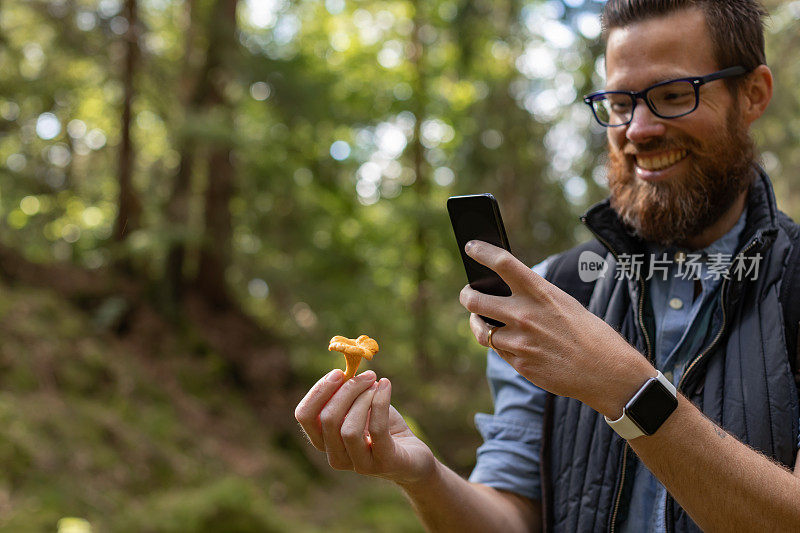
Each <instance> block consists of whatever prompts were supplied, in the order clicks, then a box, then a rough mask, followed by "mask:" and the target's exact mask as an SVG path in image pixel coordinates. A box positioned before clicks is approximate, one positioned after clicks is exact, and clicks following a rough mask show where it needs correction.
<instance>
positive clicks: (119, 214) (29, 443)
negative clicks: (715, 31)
mask: <svg viewBox="0 0 800 533" xmlns="http://www.w3.org/2000/svg"><path fill="white" fill-rule="evenodd" d="M602 4H603V2H602V1H595V0H591V1H590V0H563V1H534V2H525V1H515V0H496V1H490V0H472V1H469V0H458V1H451V0H429V1H427V2H422V1H411V0H395V1H349V2H346V1H345V0H325V1H318V0H305V1H303V0H300V1H294V2H289V1H281V0H274V1H273V0H264V1H258V0H239V1H238V2H237V1H236V0H183V1H179V0H175V1H167V0H100V1H94V0H54V1H45V0H11V1H6V2H3V4H2V7H1V8H0V88H1V89H0V294H2V296H0V339H3V341H2V342H0V364H2V367H3V371H2V373H0V375H2V376H3V378H2V387H0V391H2V392H0V428H2V429H0V433H2V435H0V443H2V444H0V465H2V470H0V471H2V472H4V474H2V475H0V529H2V530H8V531H39V530H42V531H53V530H55V529H56V528H57V524H58V520H59V519H61V518H64V517H73V518H79V519H80V520H77V521H76V520H72V521H70V520H67V521H63V522H62V523H61V525H62V527H61V529H62V530H63V531H68V528H69V527H74V528H78V529H74V531H87V530H90V529H91V528H94V530H95V531H182V532H185V531H198V532H199V531H290V530H291V531H316V530H322V529H325V530H334V531H378V530H379V531H418V530H419V526H418V525H416V521H415V519H414V518H413V515H412V514H411V512H410V510H409V508H408V507H407V505H406V504H405V502H404V501H403V498H402V496H401V495H400V494H399V492H397V491H396V490H395V489H394V488H393V487H391V486H389V485H387V484H384V483H382V482H380V481H377V480H370V479H360V478H359V477H358V476H355V475H353V474H347V473H337V472H332V471H331V470H330V469H329V468H327V465H326V462H325V459H324V457H320V456H319V455H318V454H316V453H315V452H314V451H313V450H312V449H311V448H310V446H308V445H307V444H306V443H305V442H304V441H303V439H302V437H301V436H300V434H299V431H298V429H297V426H296V423H295V422H294V420H293V417H292V413H291V411H292V409H293V406H294V405H295V404H296V403H297V401H298V400H299V399H300V398H301V397H302V395H303V393H304V391H305V390H307V389H308V387H310V386H311V385H312V384H313V383H314V382H315V381H316V380H317V379H318V378H319V376H321V375H322V374H323V373H325V372H327V371H328V370H329V369H330V368H332V367H333V366H335V365H337V364H340V361H339V358H337V357H336V356H335V355H333V354H330V353H328V352H327V351H326V347H327V341H328V339H329V338H330V337H331V336H333V335H335V334H342V335H346V336H349V337H355V336H357V335H359V334H362V333H364V334H369V335H370V336H372V337H375V338H376V339H378V341H379V342H380V344H381V352H380V353H379V354H378V355H377V356H376V358H375V360H374V361H373V362H371V363H370V368H373V369H374V370H376V372H377V373H378V374H379V375H380V376H386V377H389V378H390V379H391V380H392V382H393V384H394V397H393V402H394V404H395V405H396V406H397V408H398V409H399V410H400V411H401V412H402V413H403V414H404V415H406V416H407V418H408V420H409V422H410V423H411V424H412V426H413V427H414V428H415V429H416V430H417V431H418V432H419V434H420V435H422V436H423V437H424V438H425V440H426V442H428V443H430V445H431V447H432V448H433V449H434V450H435V452H436V453H437V455H438V456H439V457H440V458H441V459H442V460H444V461H445V462H446V463H447V464H449V465H450V466H452V467H453V468H454V469H456V470H457V471H458V472H459V473H462V474H466V473H468V472H469V470H470V468H471V467H472V464H473V463H474V458H475V455H474V452H475V448H476V446H477V445H478V444H479V442H480V437H479V435H478V434H477V431H476V430H475V428H474V425H473V423H472V417H473V416H474V414H475V412H478V411H489V410H491V404H490V397H489V393H488V389H487V387H486V385H485V379H484V376H483V370H484V364H485V357H484V351H483V349H482V348H481V347H480V346H478V345H477V344H476V343H475V341H474V339H473V338H472V336H471V334H470V332H469V327H468V323H467V315H466V312H465V311H464V310H463V308H461V306H460V305H459V304H458V300H457V296H458V292H459V290H460V289H461V287H462V286H463V285H464V284H465V282H466V280H465V277H464V273H463V270H462V266H461V264H460V262H459V257H458V254H457V250H456V247H455V241H454V239H453V238H452V235H451V231H450V228H449V223H448V220H447V216H446V213H445V209H444V205H445V200H446V198H447V197H448V196H451V195H455V194H467V193H477V192H492V193H493V194H494V195H495V196H496V197H497V198H498V200H499V202H500V206H501V211H502V214H503V218H504V220H505V223H506V227H507V230H508V233H509V237H510V240H511V245H512V249H513V250H514V252H515V254H516V255H517V256H518V257H520V258H521V259H523V260H524V261H525V262H526V263H528V264H531V265H532V264H534V263H536V262H538V261H540V260H541V259H543V258H544V257H546V256H547V255H549V254H552V253H555V252H557V251H560V250H563V249H566V248H568V247H569V246H571V245H573V244H575V243H576V242H579V241H580V240H582V239H585V238H587V233H586V231H585V230H584V229H583V228H582V227H581V226H580V224H579V223H578V217H579V215H580V214H581V213H582V212H583V211H584V210H585V209H586V208H587V207H588V206H589V205H591V204H592V203H593V202H595V201H597V200H599V199H601V198H603V197H604V195H605V194H606V190H605V160H604V155H603V152H604V143H605V137H604V132H603V131H601V129H600V128H599V127H597V126H596V125H594V124H593V122H592V119H591V115H590V111H589V109H588V108H587V107H586V106H585V105H583V103H582V101H581V97H582V95H584V94H586V93H588V92H591V91H592V90H594V89H597V88H600V87H602V86H603V74H604V66H603V58H602V45H601V43H600V42H599V35H600V23H599V19H598V13H599V11H600V9H601V8H602ZM767 6H768V8H769V10H770V13H771V19H770V21H769V26H768V30H767V37H768V58H769V60H770V61H769V63H770V66H771V67H772V69H773V72H774V74H775V79H776V90H775V98H774V100H773V103H772V105H771V107H770V109H769V113H768V115H767V116H765V117H764V118H763V119H762V120H760V121H759V123H758V126H757V129H756V131H755V132H754V135H755V137H756V140H757V142H758V145H759V148H760V149H761V159H762V163H763V165H764V167H765V168H766V169H767V171H768V172H769V173H770V174H771V176H772V177H773V180H774V182H775V186H776V192H777V195H778V201H779V205H780V206H781V207H782V208H783V209H784V210H786V211H787V212H789V213H790V214H793V215H794V216H795V218H797V217H798V216H800V188H799V187H798V173H800V152H799V151H798V150H797V149H796V147H797V145H798V142H800V93H798V92H797V86H798V85H800V62H798V61H796V59H795V58H796V51H797V50H798V49H799V48H800V34H799V33H798V20H800V2H798V1H793V2H779V1H776V0H772V1H770V2H767ZM698 74H702V73H698ZM345 495H347V496H348V497H347V498H346V497H345Z"/></svg>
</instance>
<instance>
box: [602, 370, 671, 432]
mask: <svg viewBox="0 0 800 533" xmlns="http://www.w3.org/2000/svg"><path fill="white" fill-rule="evenodd" d="M677 407H678V396H677V391H676V390H675V386H674V385H673V384H672V383H670V381H669V380H668V379H667V378H665V377H664V374H662V373H661V372H660V371H659V372H658V375H657V376H656V377H654V378H650V379H648V380H647V382H646V383H645V384H644V385H642V388H640V389H639V391H638V392H637V393H636V394H634V395H633V398H631V399H630V400H629V401H628V403H627V404H626V405H625V408H624V409H622V416H621V417H619V418H618V419H616V420H611V419H610V418H608V417H607V416H606V417H605V419H606V422H608V425H609V426H611V429H613V430H614V431H616V432H617V434H619V436H620V437H622V438H623V439H625V440H631V439H635V438H636V437H641V436H642V435H652V434H653V433H655V432H656V431H658V428H660V427H661V424H663V423H664V422H665V421H666V420H667V418H669V415H671V414H672V412H673V411H674V410H675V409H676V408H677Z"/></svg>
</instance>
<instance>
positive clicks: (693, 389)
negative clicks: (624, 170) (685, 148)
mask: <svg viewBox="0 0 800 533" xmlns="http://www.w3.org/2000/svg"><path fill="white" fill-rule="evenodd" d="M583 222H584V224H586V226H587V227H588V228H589V229H590V230H591V231H592V233H594V235H595V236H596V238H597V240H596V241H592V242H590V243H587V244H584V245H581V246H579V247H576V248H573V249H572V250H569V251H567V252H565V253H563V254H560V255H559V256H556V257H555V258H554V260H553V261H551V262H550V266H549V269H548V272H547V276H546V278H547V279H548V280H550V281H551V282H553V283H554V284H556V285H557V286H559V287H561V288H562V289H563V290H565V291H566V292H568V293H570V294H572V295H573V296H575V297H576V298H577V299H578V300H579V301H581V302H582V303H583V304H584V305H586V306H587V307H588V309H589V310H590V311H591V312H593V313H594V314H596V315H597V316H599V317H601V318H603V319H604V320H605V321H606V322H607V323H608V324H610V325H611V326H613V327H614V328H616V329H617V330H618V331H619V332H620V333H621V334H622V335H623V336H624V337H625V338H626V339H627V340H628V342H630V343H631V345H633V346H634V347H636V349H637V350H639V351H640V352H641V353H642V354H645V355H646V356H647V357H648V359H650V360H651V362H652V360H653V356H654V355H653V348H652V344H653V342H654V339H655V336H654V323H653V314H652V310H651V308H650V305H649V302H648V300H647V294H646V284H645V282H644V280H643V279H634V280H625V279H622V280H617V279H614V278H615V276H613V275H607V276H605V277H604V278H601V279H599V280H598V281H597V282H595V283H583V282H581V281H580V280H579V279H578V276H577V274H576V272H577V265H578V261H577V259H578V256H579V255H580V253H581V252H582V251H584V250H593V251H595V252H597V253H599V254H600V255H603V256H605V257H606V260H607V262H608V263H609V270H608V272H614V269H615V267H616V258H617V257H619V255H620V254H635V253H642V254H644V253H645V248H644V247H645V244H644V243H643V242H642V241H640V240H638V239H636V238H634V237H632V236H631V235H630V234H628V233H627V232H626V231H625V230H624V228H623V227H622V224H621V223H620V221H619V219H618V218H617V216H616V214H615V213H614V211H613V210H612V209H611V207H610V206H609V203H608V200H606V201H604V202H602V203H600V204H597V205H596V206H594V207H593V208H591V209H590V210H589V211H588V212H587V214H586V215H585V216H584V217H583ZM799 234H800V232H798V226H797V225H795V224H794V223H793V222H792V221H791V220H790V219H789V218H788V217H786V216H785V215H784V214H783V213H780V212H779V211H778V210H777V207H776V205H775V198H774V195H773V192H772V186H771V184H770V182H769V178H768V177H767V176H766V174H764V173H763V171H759V175H758V177H757V178H756V180H755V181H754V183H753V185H752V186H751V188H750V193H749V197H748V206H747V219H746V224H745V229H744V230H743V232H742V240H741V242H740V248H739V254H742V255H745V256H753V255H755V254H760V256H761V260H760V262H759V269H760V272H759V275H758V278H757V279H756V280H749V279H748V280H743V281H736V280H734V279H731V280H725V281H724V282H723V284H722V287H721V290H720V307H721V309H722V326H721V327H720V328H719V329H718V330H717V331H714V332H710V334H709V335H708V338H709V339H710V340H709V341H708V342H707V344H706V346H704V348H703V349H702V350H701V351H700V352H699V353H698V354H696V355H695V356H694V359H693V362H692V363H691V365H690V366H689V367H687V370H686V372H685V374H684V376H683V378H682V380H681V382H680V384H679V386H678V388H679V390H680V392H682V393H683V394H684V395H685V396H686V397H687V398H689V399H690V400H691V401H692V402H693V403H694V404H695V405H697V407H698V408H700V409H701V410H702V411H703V413H705V414H706V416H708V417H709V418H710V419H711V420H713V421H715V422H716V423H717V424H719V425H720V426H721V427H723V428H724V429H725V430H727V431H728V432H730V433H731V434H733V435H735V436H736V437H737V438H738V439H739V440H741V441H742V442H744V443H746V444H748V445H749V446H751V447H752V448H754V449H756V450H759V451H761V452H763V453H764V454H765V455H767V456H768V457H771V458H773V459H774V460H775V461H777V462H779V463H782V464H784V465H786V466H787V467H792V466H793V465H794V460H795V450H796V446H797V437H798V415H799V414H800V413H799V409H798V389H797V386H796V384H795V380H794V375H793V369H792V368H791V367H790V358H789V356H788V354H787V347H786V345H787V342H786V340H785V335H784V326H783V312H782V306H781V302H780V301H779V294H780V288H781V282H782V280H783V279H784V276H785V274H786V269H787V266H788V267H789V268H790V269H792V268H794V265H787V262H788V259H789V257H790V252H791V250H792V246H793V243H798V245H800V239H798V235H799ZM791 256H792V257H793V256H794V254H791ZM646 272H647V270H646V268H645V269H643V273H646ZM795 298H797V296H795ZM637 460H638V458H636V457H635V453H634V452H633V451H632V450H631V448H630V447H629V446H628V445H627V443H626V442H625V441H624V440H623V439H621V438H620V437H619V436H618V435H617V434H616V433H614V431H612V430H611V428H610V427H609V426H608V425H607V424H606V423H605V421H604V419H603V417H602V415H600V414H599V413H597V412H596V411H594V410H593V409H591V408H589V407H587V406H586V405H584V404H582V403H580V402H578V401H577V400H573V399H570V398H564V397H560V396H554V395H552V394H551V395H548V399H547V404H546V409H545V417H544V436H543V450H542V468H541V471H542V505H543V509H544V525H545V530H546V531H559V532H560V531H564V532H584V531H587V532H589V531H591V532H594V531H612V532H613V531H614V530H615V529H616V528H617V524H618V522H619V521H620V520H621V519H622V518H624V517H625V516H626V513H627V502H628V500H629V498H630V489H631V480H632V477H633V469H634V468H635V461H637ZM664 521H665V527H666V530H667V531H681V532H683V531H700V529H699V528H698V527H697V525H696V524H695V523H694V522H693V521H692V520H691V518H690V517H689V516H688V514H687V513H686V512H685V511H684V510H683V509H682V508H681V507H680V506H679V505H677V504H676V503H675V501H674V500H673V499H672V498H671V497H670V496H669V495H668V496H667V508H666V516H664Z"/></svg>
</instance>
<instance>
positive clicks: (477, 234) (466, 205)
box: [447, 193, 511, 326]
mask: <svg viewBox="0 0 800 533" xmlns="http://www.w3.org/2000/svg"><path fill="white" fill-rule="evenodd" d="M447 212H448V213H449V214H450V223H451V224H452V225H453V232H454V233H455V236H456V242H457V243H458V250H459V252H461V261H462V262H463V263H464V269H465V270H466V271H467V281H468V282H469V285H470V287H472V288H473V289H475V290H476V291H479V292H482V293H484V294H492V295H494V296H511V288H510V287H509V286H508V285H507V284H506V282H505V281H503V278H501V277H500V276H499V275H497V273H496V272H495V271H494V270H492V269H490V268H488V267H486V266H483V265H482V264H480V263H478V262H477V261H475V260H474V259H472V258H471V257H470V256H468V255H467V254H466V252H464V246H465V245H466V244H467V243H468V242H469V241H472V240H478V241H484V242H488V243H489V244H493V245H495V246H498V247H500V248H505V249H506V250H508V251H509V252H510V251H511V246H509V244H508V237H507V236H506V229H505V226H503V218H502V217H501V216H500V207H499V206H498V204H497V199H495V197H494V196H492V195H491V194H489V193H485V194H470V195H466V196H451V197H450V198H448V199H447ZM481 318H482V319H483V320H484V321H485V322H486V323H487V324H490V325H492V326H505V324H504V323H502V322H500V321H498V320H494V319H493V318H489V317H485V316H481Z"/></svg>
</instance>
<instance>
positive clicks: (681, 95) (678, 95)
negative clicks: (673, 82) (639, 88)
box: [661, 91, 693, 102]
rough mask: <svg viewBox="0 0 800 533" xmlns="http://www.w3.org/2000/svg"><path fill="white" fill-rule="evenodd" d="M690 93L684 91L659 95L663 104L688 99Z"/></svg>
mask: <svg viewBox="0 0 800 533" xmlns="http://www.w3.org/2000/svg"><path fill="white" fill-rule="evenodd" d="M691 96H693V94H692V93H690V92H686V91H672V92H669V93H666V94H663V95H661V99H662V100H663V101H665V102H676V101H680V100H682V99H686V98H690V97H691Z"/></svg>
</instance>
